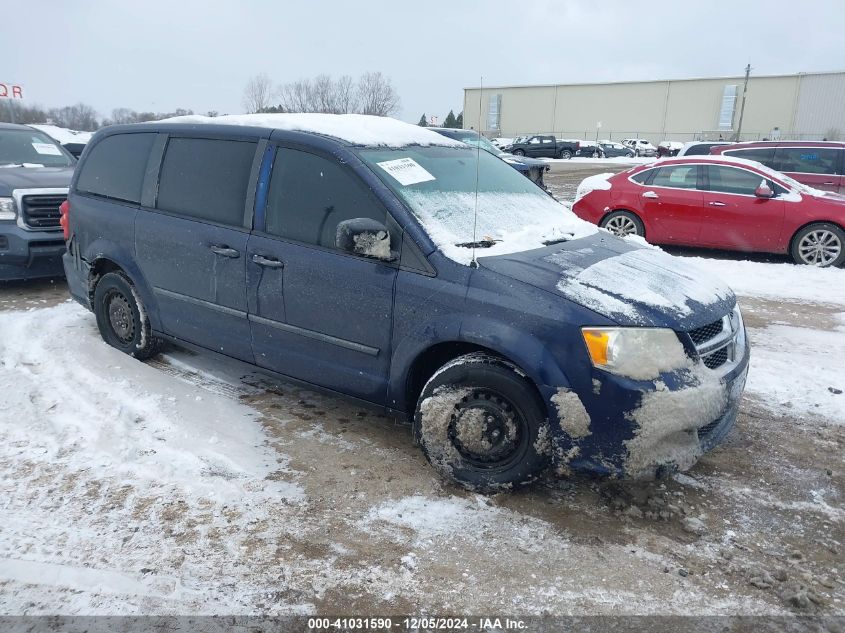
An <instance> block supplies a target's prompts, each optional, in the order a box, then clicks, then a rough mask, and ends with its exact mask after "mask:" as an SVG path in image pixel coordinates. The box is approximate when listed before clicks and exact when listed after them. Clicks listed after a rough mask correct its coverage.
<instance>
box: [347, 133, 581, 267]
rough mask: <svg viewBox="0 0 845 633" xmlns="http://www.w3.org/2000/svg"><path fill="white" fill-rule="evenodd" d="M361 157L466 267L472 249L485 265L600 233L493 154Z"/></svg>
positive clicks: (464, 151) (409, 150)
mask: <svg viewBox="0 0 845 633" xmlns="http://www.w3.org/2000/svg"><path fill="white" fill-rule="evenodd" d="M358 154H359V156H360V157H361V159H362V160H363V161H364V162H365V163H366V164H367V165H369V167H370V168H371V169H372V170H373V171H374V172H375V173H376V175H377V176H378V177H379V178H380V179H381V180H383V181H384V183H385V184H386V185H387V186H388V187H390V188H391V189H392V190H393V191H394V192H395V193H396V194H397V195H398V196H399V197H400V198H401V199H402V201H403V202H404V203H405V204H406V205H407V206H408V208H409V209H410V210H411V212H412V213H413V214H414V216H415V217H416V218H417V219H418V220H419V222H420V223H421V224H422V226H423V228H424V229H425V230H426V232H427V233H428V234H429V236H430V237H431V239H432V240H433V241H434V242H435V244H437V246H438V247H439V248H440V250H441V251H442V252H443V254H445V255H446V256H447V257H449V258H450V259H453V260H455V261H458V262H461V263H467V264H468V263H469V262H470V261H471V257H472V247H473V244H474V245H475V247H476V249H480V250H481V252H478V253H477V256H479V257H480V256H487V255H501V254H505V253H515V252H519V251H525V250H529V249H532V248H540V247H542V246H544V245H546V244H549V243H554V242H559V241H566V240H569V239H575V238H578V237H583V236H585V235H590V234H592V233H595V232H596V230H597V229H596V227H595V226H593V225H592V224H589V223H587V222H584V221H583V220H581V219H579V218H577V217H576V216H575V215H574V214H573V213H572V212H571V211H570V210H569V209H568V208H567V207H565V206H563V205H562V204H560V203H559V202H556V201H555V200H554V199H552V198H551V197H550V196H549V195H548V194H547V193H546V192H545V191H543V190H542V189H540V188H539V187H537V186H536V185H535V184H534V183H533V182H531V181H530V180H529V179H528V178H526V177H525V176H523V175H522V174H520V173H519V172H518V171H516V170H515V169H513V168H512V167H510V166H509V165H508V164H507V163H505V162H503V161H501V160H499V159H498V158H496V157H495V156H492V155H491V154H488V153H487V152H478V151H476V150H475V149H473V148H470V147H466V148H461V147H441V146H431V147H420V146H410V147H405V148H402V149H382V148H379V149H361V150H358ZM476 161H478V162H477V163H476ZM476 167H477V170H476ZM476 173H477V174H478V192H477V196H476ZM476 201H477V205H478V214H477V219H476V214H475V209H476Z"/></svg>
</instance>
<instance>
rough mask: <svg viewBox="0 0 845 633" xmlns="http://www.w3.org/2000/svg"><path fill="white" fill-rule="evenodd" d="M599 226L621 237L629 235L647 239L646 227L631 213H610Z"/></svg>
mask: <svg viewBox="0 0 845 633" xmlns="http://www.w3.org/2000/svg"><path fill="white" fill-rule="evenodd" d="M599 226H601V227H603V228H606V229H607V230H608V231H610V232H611V233H613V234H614V235H618V236H619V237H627V236H628V235H639V236H640V237H645V227H644V226H643V223H642V220H640V219H639V218H638V217H637V216H636V215H634V214H633V213H631V212H630V211H614V212H613V213H608V214H607V215H606V216H605V217H604V219H603V220H602V221H601V224H600V225H599Z"/></svg>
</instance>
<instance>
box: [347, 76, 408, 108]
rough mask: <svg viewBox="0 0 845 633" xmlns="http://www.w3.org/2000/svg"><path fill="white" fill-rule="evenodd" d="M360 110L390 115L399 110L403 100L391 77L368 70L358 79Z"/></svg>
mask: <svg viewBox="0 0 845 633" xmlns="http://www.w3.org/2000/svg"><path fill="white" fill-rule="evenodd" d="M357 92H358V111H359V112H360V113H361V114H374V115H376V116H390V115H391V114H396V113H397V112H399V108H400V107H401V102H400V100H399V95H398V94H397V93H396V89H395V88H394V87H393V84H392V83H391V82H390V79H389V78H387V77H385V76H384V75H382V74H381V73H380V72H368V73H364V74H363V75H361V78H360V79H359V80H358V91H357Z"/></svg>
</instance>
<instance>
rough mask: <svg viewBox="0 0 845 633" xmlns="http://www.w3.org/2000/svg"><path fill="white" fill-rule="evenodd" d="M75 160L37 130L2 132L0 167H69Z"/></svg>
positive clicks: (0, 134)
mask: <svg viewBox="0 0 845 633" xmlns="http://www.w3.org/2000/svg"><path fill="white" fill-rule="evenodd" d="M73 162H74V161H73V158H71V157H70V155H69V154H68V153H67V152H66V151H65V150H64V149H62V148H61V147H60V146H59V144H58V143H56V141H54V140H53V139H51V138H50V137H49V136H47V135H46V134H44V133H43V132H39V131H37V130H0V167H23V166H29V165H36V166H38V165H41V166H44V167H69V166H70V165H73Z"/></svg>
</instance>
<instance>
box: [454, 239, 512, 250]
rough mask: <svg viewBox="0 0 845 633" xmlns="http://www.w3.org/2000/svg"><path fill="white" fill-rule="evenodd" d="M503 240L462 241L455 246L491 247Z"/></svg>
mask: <svg viewBox="0 0 845 633" xmlns="http://www.w3.org/2000/svg"><path fill="white" fill-rule="evenodd" d="M501 241H502V240H491V239H484V240H478V241H477V242H461V243H459V244H455V246H460V247H461V248H490V247H491V246H494V245H495V244H496V243H497V242H501Z"/></svg>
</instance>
